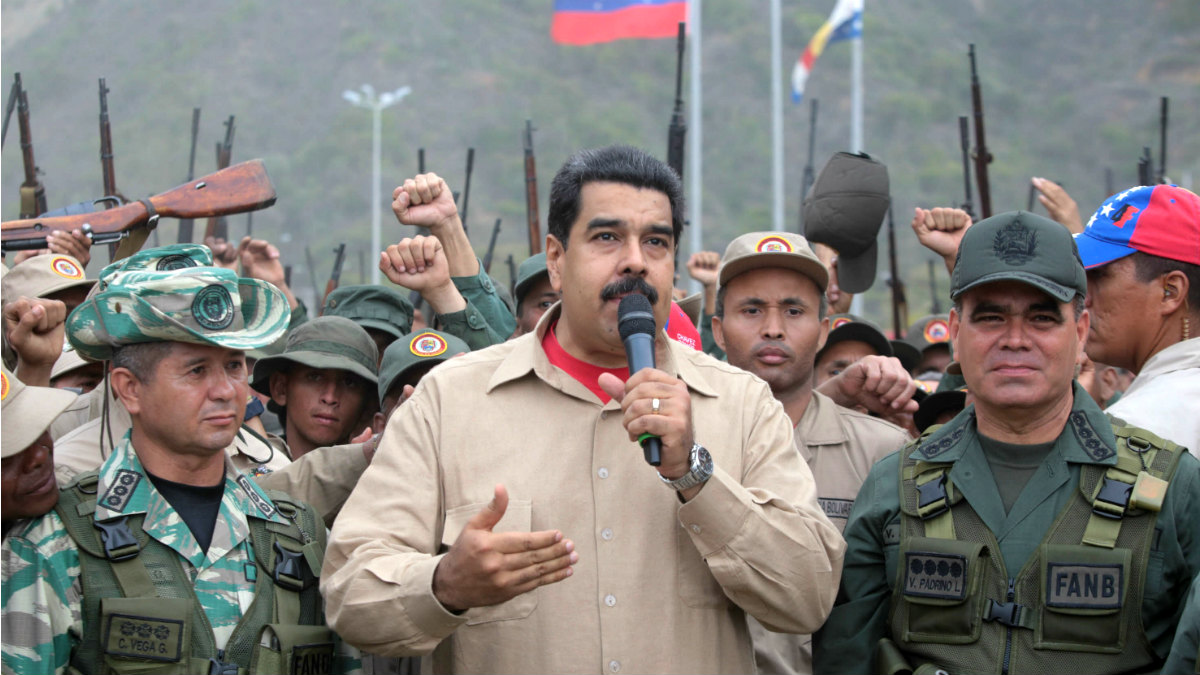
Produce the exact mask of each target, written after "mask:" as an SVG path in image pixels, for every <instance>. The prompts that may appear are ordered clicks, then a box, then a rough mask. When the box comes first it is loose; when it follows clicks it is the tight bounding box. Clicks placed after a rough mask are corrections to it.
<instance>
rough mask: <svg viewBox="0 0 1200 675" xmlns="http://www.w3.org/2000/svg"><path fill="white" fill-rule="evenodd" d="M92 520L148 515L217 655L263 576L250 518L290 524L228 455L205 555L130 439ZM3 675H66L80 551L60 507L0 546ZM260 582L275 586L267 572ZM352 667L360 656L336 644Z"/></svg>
mask: <svg viewBox="0 0 1200 675" xmlns="http://www.w3.org/2000/svg"><path fill="white" fill-rule="evenodd" d="M96 495H97V502H96V512H95V515H94V518H95V519H96V520H104V519H107V518H111V517H114V516H119V515H122V514H126V515H128V514H138V513H143V514H145V520H144V521H143V524H142V526H143V528H144V530H145V532H146V534H147V535H149V536H151V537H153V538H154V539H156V540H158V541H159V542H160V543H162V544H163V545H165V546H167V547H169V548H171V549H172V550H174V551H175V552H176V553H178V554H179V557H180V559H181V560H180V563H181V564H182V565H183V568H184V571H185V572H187V574H188V576H189V577H190V578H191V580H192V584H193V586H194V587H195V590H196V598H197V600H198V601H199V602H200V605H201V607H202V608H203V609H204V613H205V615H206V616H207V617H208V620H209V623H210V624H211V625H212V629H213V635H214V637H215V639H216V645H217V648H218V649H222V648H224V646H225V644H226V642H227V641H228V639H229V636H230V635H231V634H232V633H233V629H234V627H235V626H236V625H237V623H238V621H239V620H240V619H241V616H242V614H243V613H244V612H246V610H247V609H248V608H249V607H250V603H251V601H253V599H254V585H255V583H256V577H257V574H256V573H255V571H256V568H255V565H254V553H253V551H252V550H251V548H250V529H249V525H248V523H247V516H254V517H256V518H261V519H264V520H268V521H270V522H275V523H281V524H285V523H287V521H286V520H285V519H284V518H283V517H282V516H281V515H280V514H279V512H278V511H277V510H276V509H275V508H274V506H273V504H272V502H271V500H270V499H268V498H267V496H266V494H265V493H264V492H263V491H262V490H261V489H260V488H259V487H258V486H257V485H255V483H254V481H252V480H250V479H249V478H247V477H246V476H245V475H244V474H242V473H240V472H238V471H237V469H235V468H234V466H233V464H232V462H231V461H230V459H229V457H228V456H226V457H225V494H224V496H223V497H222V499H221V507H220V511H219V513H218V514H217V523H216V527H215V528H214V530H213V535H212V543H211V544H209V547H208V551H207V553H205V552H203V551H201V550H200V547H199V545H198V544H197V543H196V540H195V538H194V537H193V536H192V533H191V530H189V529H188V526H187V524H185V523H184V522H183V519H182V518H180V517H179V515H178V513H176V512H175V511H174V510H173V509H172V508H171V505H170V504H168V503H167V501H166V499H164V498H163V497H162V495H161V494H159V492H158V491H157V490H156V489H155V488H154V485H153V483H151V482H150V480H149V479H148V478H147V477H146V473H145V470H144V469H143V468H142V465H141V462H140V461H138V458H137V455H136V454H135V452H134V450H133V446H132V445H131V443H130V436H129V434H128V433H127V434H126V435H125V439H124V440H123V442H122V443H120V444H119V445H118V447H117V449H116V451H115V452H114V453H113V454H112V456H111V457H109V458H108V460H107V461H106V462H105V463H104V465H103V466H101V468H100V482H99V485H98V486H97V490H96ZM0 564H2V569H3V574H4V586H3V591H2V592H0V602H2V604H3V609H2V614H0V627H2V629H3V637H2V641H3V652H4V653H3V672H4V673H51V672H53V673H56V674H57V673H62V672H64V671H65V670H66V667H67V665H68V663H69V661H70V656H71V651H72V650H73V649H74V648H75V646H76V645H77V644H78V643H79V639H80V636H81V635H82V633H83V625H82V615H81V611H82V610H81V606H82V602H81V589H82V585H81V583H80V580H79V574H80V571H79V570H80V567H79V549H78V548H77V546H76V544H75V542H74V540H72V539H71V537H70V536H69V535H68V534H67V531H66V529H65V528H64V526H63V523H62V520H60V519H59V517H58V514H57V513H55V512H54V511H51V512H50V513H48V514H46V515H45V516H42V517H41V518H38V519H35V520H32V521H29V522H27V523H24V524H21V525H18V526H16V527H14V528H13V530H12V531H11V534H10V535H9V536H8V537H7V538H6V539H5V541H4V546H3V549H2V550H0ZM262 581H263V582H265V583H270V579H269V577H268V576H267V575H266V574H263V578H262ZM338 645H339V647H338V649H339V652H340V655H341V656H342V657H343V658H341V659H337V660H336V661H337V662H340V663H341V664H343V665H344V666H346V669H347V670H351V669H353V670H357V669H359V668H360V667H361V665H360V663H359V661H358V654H357V652H356V650H354V649H353V648H352V647H349V646H348V645H345V643H342V642H341V641H340V640H339V641H338Z"/></svg>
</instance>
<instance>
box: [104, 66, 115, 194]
mask: <svg viewBox="0 0 1200 675" xmlns="http://www.w3.org/2000/svg"><path fill="white" fill-rule="evenodd" d="M108 91H109V89H108V87H107V86H105V84H104V78H103V77H102V78H100V169H101V171H103V173H104V195H105V196H108V195H114V196H115V195H116V194H117V176H116V171H115V169H114V167H113V145H112V125H111V124H110V123H109V119H108Z"/></svg>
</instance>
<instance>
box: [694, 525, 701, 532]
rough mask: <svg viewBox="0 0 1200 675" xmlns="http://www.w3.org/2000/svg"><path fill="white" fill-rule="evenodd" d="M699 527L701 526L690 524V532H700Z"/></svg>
mask: <svg viewBox="0 0 1200 675" xmlns="http://www.w3.org/2000/svg"><path fill="white" fill-rule="evenodd" d="M701 529H702V528H701V527H700V526H699V525H692V532H695V533H696V534H700V530H701Z"/></svg>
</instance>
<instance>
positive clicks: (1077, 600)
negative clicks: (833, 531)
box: [877, 420, 1183, 673]
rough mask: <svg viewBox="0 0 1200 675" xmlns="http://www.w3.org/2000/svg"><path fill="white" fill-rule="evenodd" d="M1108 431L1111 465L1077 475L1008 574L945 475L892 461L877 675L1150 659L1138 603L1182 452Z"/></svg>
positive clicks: (1147, 664) (1139, 434)
mask: <svg viewBox="0 0 1200 675" xmlns="http://www.w3.org/2000/svg"><path fill="white" fill-rule="evenodd" d="M935 428H936V427H935ZM933 430H934V429H933V428H931V429H930V430H928V431H927V432H926V434H924V435H922V437H921V438H920V439H918V440H917V441H916V444H919V443H920V442H922V441H923V440H924V439H925V438H926V437H927V436H928V434H929V433H930V432H932V431H933ZM1113 433H1114V434H1115V435H1116V437H1117V463H1116V465H1114V466H1112V467H1106V466H1099V465H1084V466H1082V467H1081V472H1080V478H1079V486H1078V489H1077V491H1076V492H1075V495H1074V497H1073V498H1072V499H1071V500H1069V501H1068V503H1067V505H1066V506H1065V507H1064V508H1063V510H1062V511H1061V512H1060V513H1059V514H1058V516H1057V518H1056V519H1055V521H1054V523H1053V524H1052V525H1051V526H1050V529H1049V531H1047V533H1046V535H1045V537H1044V538H1043V539H1042V541H1041V543H1040V544H1039V546H1038V548H1037V550H1036V552H1035V553H1034V554H1032V555H1031V556H1030V558H1029V560H1028V561H1027V562H1026V563H1025V565H1024V567H1022V569H1021V570H1020V571H1019V572H1017V574H1016V575H1014V576H1010V574H1009V572H1008V571H1007V570H1006V569H1005V566H1004V559H1003V556H1002V555H1001V554H1000V546H999V544H998V543H997V542H996V538H995V535H993V534H992V532H991V530H990V529H988V527H987V526H986V525H985V524H984V523H983V520H982V519H980V517H979V516H978V515H977V514H976V513H975V511H974V510H973V509H972V508H971V506H970V504H968V503H967V502H966V501H965V500H964V499H963V496H962V493H961V492H959V491H958V490H957V489H956V488H955V486H954V484H953V482H952V481H951V480H950V474H949V471H950V469H951V467H952V466H953V464H951V463H946V462H926V461H921V460H914V459H912V458H910V457H908V456H907V455H909V454H911V450H912V449H913V448H914V447H916V444H913V445H910V446H909V447H908V448H906V450H905V451H903V452H904V455H905V456H904V457H902V461H901V469H900V508H901V511H902V516H901V527H900V551H899V559H898V560H897V564H896V567H897V578H896V580H895V581H896V583H895V586H894V588H893V592H892V601H891V614H890V625H891V641H889V640H886V639H885V640H884V641H883V642H881V644H880V650H879V652H878V655H877V666H878V667H879V670H878V671H877V672H883V673H896V672H901V671H904V670H908V669H909V667H910V666H908V665H907V664H908V663H911V667H913V668H916V669H917V672H925V671H927V670H928V671H930V672H934V669H935V668H936V669H944V670H946V671H949V672H971V673H985V672H998V673H1025V672H1043V673H1053V672H1064V673H1065V672H1076V673H1120V672H1136V671H1139V670H1141V671H1145V670H1148V669H1150V668H1152V667H1153V666H1154V664H1156V663H1157V662H1158V657H1157V656H1156V655H1155V653H1154V650H1153V648H1152V647H1151V645H1150V643H1149V641H1148V640H1147V638H1146V635H1145V631H1144V628H1143V626H1142V619H1141V608H1142V594H1143V590H1144V587H1145V580H1146V563H1147V560H1148V558H1149V553H1150V546H1151V543H1152V540H1153V537H1154V524H1155V521H1156V519H1157V517H1158V511H1159V510H1160V509H1161V508H1162V503H1163V498H1164V496H1165V493H1166V490H1167V485H1168V481H1170V479H1171V477H1172V476H1173V475H1174V473H1175V467H1176V466H1177V464H1178V462H1179V457H1180V456H1181V455H1182V453H1183V450H1182V449H1181V448H1179V446H1177V445H1175V444H1174V443H1171V442H1170V441H1166V440H1163V439H1161V438H1159V437H1157V436H1155V435H1153V434H1151V433H1150V432H1148V431H1145V430H1143V429H1139V428H1136V427H1129V426H1125V425H1124V423H1121V422H1120V421H1119V420H1117V421H1114V423H1113ZM922 664H923V666H924V667H922Z"/></svg>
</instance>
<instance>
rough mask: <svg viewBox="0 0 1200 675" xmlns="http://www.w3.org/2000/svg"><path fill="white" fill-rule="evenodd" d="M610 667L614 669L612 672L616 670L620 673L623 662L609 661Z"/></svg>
mask: <svg viewBox="0 0 1200 675" xmlns="http://www.w3.org/2000/svg"><path fill="white" fill-rule="evenodd" d="M608 669H609V670H611V671H612V672H614V673H619V672H621V662H620V661H617V660H613V661H609V662H608Z"/></svg>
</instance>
